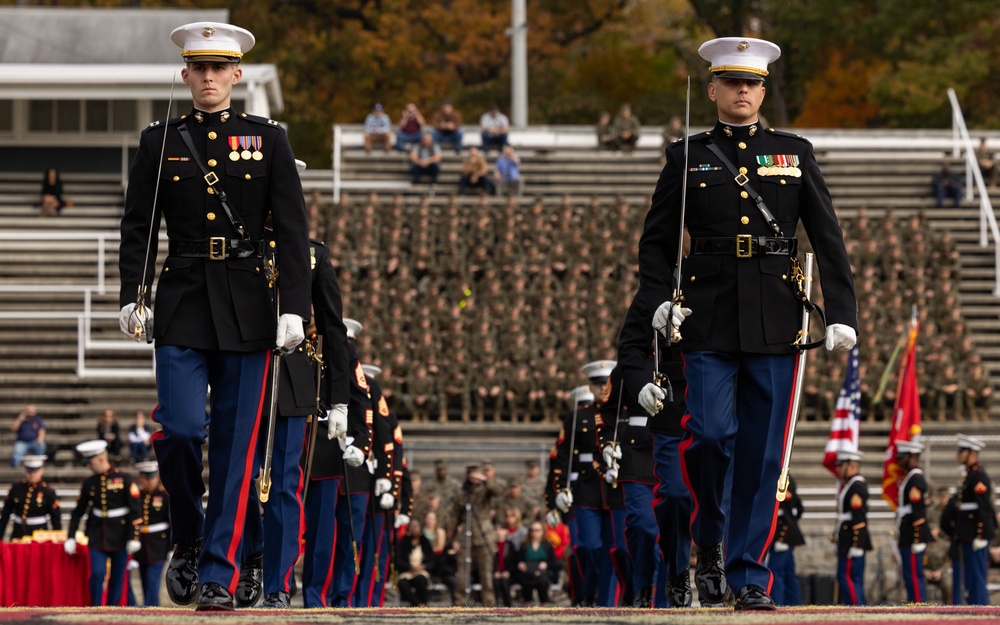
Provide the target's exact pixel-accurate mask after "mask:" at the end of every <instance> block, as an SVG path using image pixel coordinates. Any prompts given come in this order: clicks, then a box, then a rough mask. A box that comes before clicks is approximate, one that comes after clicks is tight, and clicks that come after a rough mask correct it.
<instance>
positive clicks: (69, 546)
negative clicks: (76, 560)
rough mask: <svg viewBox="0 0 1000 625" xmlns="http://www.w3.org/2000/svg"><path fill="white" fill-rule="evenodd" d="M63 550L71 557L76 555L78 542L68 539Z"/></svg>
mask: <svg viewBox="0 0 1000 625" xmlns="http://www.w3.org/2000/svg"><path fill="white" fill-rule="evenodd" d="M63 550H64V551H66V553H67V554H69V555H71V556H72V555H76V541H75V540H74V539H72V538H67V539H66V542H64V543H63Z"/></svg>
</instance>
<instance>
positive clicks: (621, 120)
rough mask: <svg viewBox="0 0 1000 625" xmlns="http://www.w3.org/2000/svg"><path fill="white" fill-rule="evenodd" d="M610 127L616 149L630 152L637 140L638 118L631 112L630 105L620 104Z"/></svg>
mask: <svg viewBox="0 0 1000 625" xmlns="http://www.w3.org/2000/svg"><path fill="white" fill-rule="evenodd" d="M611 127H612V132H613V134H614V137H615V142H616V144H617V147H618V149H620V150H622V151H623V152H625V153H626V154H629V153H631V152H632V150H634V149H635V144H636V143H637V142H638V141H639V118H638V117H636V116H635V115H633V114H632V107H631V106H629V105H628V104H622V107H621V109H619V110H618V115H616V116H615V119H614V121H613V122H612V123H611Z"/></svg>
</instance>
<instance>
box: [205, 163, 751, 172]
mask: <svg viewBox="0 0 1000 625" xmlns="http://www.w3.org/2000/svg"><path fill="white" fill-rule="evenodd" d="M209 165H211V163H209ZM740 173H741V174H746V173H747V168H746V167H740Z"/></svg>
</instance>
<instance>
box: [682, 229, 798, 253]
mask: <svg viewBox="0 0 1000 625" xmlns="http://www.w3.org/2000/svg"><path fill="white" fill-rule="evenodd" d="M797 251H798V241H797V240H796V239H795V237H755V236H751V235H749V234H738V235H736V236H735V237H706V238H702V239H691V253H692V254H721V255H724V256H735V257H737V258H751V257H753V256H795V253H796V252H797Z"/></svg>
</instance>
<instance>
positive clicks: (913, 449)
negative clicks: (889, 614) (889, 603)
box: [896, 441, 934, 603]
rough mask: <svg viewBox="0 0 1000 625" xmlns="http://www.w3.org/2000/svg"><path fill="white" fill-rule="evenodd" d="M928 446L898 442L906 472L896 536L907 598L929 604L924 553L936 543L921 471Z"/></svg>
mask: <svg viewBox="0 0 1000 625" xmlns="http://www.w3.org/2000/svg"><path fill="white" fill-rule="evenodd" d="M923 451H924V446H923V444H922V443H920V442H916V441H896V463H897V464H898V465H899V466H900V467H902V469H903V470H904V471H906V476H905V477H904V478H903V481H902V482H900V485H899V501H898V502H897V505H896V536H897V541H898V545H899V556H900V565H901V566H902V569H903V584H904V585H905V586H906V599H907V601H909V602H910V603H923V602H925V601H927V581H926V580H925V579H924V553H925V552H926V551H927V544H928V543H932V542H934V536H933V535H932V534H931V528H930V527H929V524H928V523H927V478H926V477H924V471H923V469H921V468H920V466H919V463H920V454H921V453H923Z"/></svg>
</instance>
